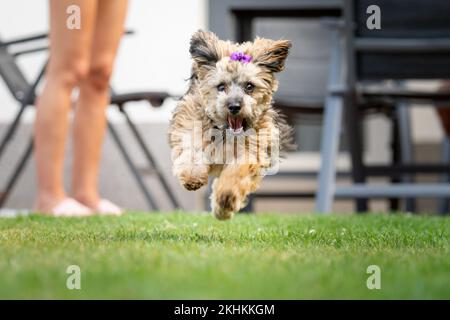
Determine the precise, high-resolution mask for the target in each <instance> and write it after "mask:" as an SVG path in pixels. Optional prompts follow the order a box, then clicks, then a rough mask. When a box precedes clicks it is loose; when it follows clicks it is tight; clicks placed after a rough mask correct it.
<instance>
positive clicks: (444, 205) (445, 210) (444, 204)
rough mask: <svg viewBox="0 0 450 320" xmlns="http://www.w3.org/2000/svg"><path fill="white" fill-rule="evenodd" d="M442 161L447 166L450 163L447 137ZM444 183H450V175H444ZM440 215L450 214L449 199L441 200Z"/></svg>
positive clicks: (449, 143) (449, 141)
mask: <svg viewBox="0 0 450 320" xmlns="http://www.w3.org/2000/svg"><path fill="white" fill-rule="evenodd" d="M442 161H443V163H445V164H448V163H450V140H449V139H448V137H447V136H445V138H444V142H443V145H442ZM442 182H443V183H449V182H450V174H448V173H444V174H443V176H442ZM438 213H439V214H441V215H444V214H449V199H448V198H442V199H439V204H438Z"/></svg>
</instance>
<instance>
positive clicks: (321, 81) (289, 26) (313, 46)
mask: <svg viewBox="0 0 450 320" xmlns="http://www.w3.org/2000/svg"><path fill="white" fill-rule="evenodd" d="M253 33H254V34H253V35H254V36H261V37H266V38H269V39H280V38H284V39H289V40H291V41H292V43H293V46H292V49H291V50H290V53H289V57H288V59H287V61H286V68H285V70H284V71H283V72H282V73H280V74H278V75H277V78H278V79H279V81H280V86H279V88H278V92H277V93H276V97H275V101H277V102H281V103H283V104H286V105H288V106H292V107H296V106H299V107H308V108H311V107H319V108H321V107H322V106H323V102H324V100H325V95H326V84H327V76H328V65H329V60H330V51H331V45H332V41H331V39H332V31H331V30H329V29H326V28H323V27H322V26H321V22H320V20H319V19H317V18H316V19H311V18H309V19H306V18H305V19H292V18H257V19H255V22H254V31H253Z"/></svg>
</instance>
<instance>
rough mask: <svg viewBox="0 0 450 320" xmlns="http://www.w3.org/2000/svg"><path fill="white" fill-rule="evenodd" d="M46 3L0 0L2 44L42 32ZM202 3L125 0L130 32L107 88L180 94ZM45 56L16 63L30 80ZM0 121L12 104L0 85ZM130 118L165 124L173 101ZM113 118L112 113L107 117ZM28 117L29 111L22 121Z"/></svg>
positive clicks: (191, 0) (40, 0) (203, 0)
mask: <svg viewBox="0 0 450 320" xmlns="http://www.w3.org/2000/svg"><path fill="white" fill-rule="evenodd" d="M47 2H48V1H47V0H14V1H7V0H0V36H1V37H2V39H4V40H7V39H10V38H13V37H16V36H25V35H29V34H35V33H39V32H45V31H47V29H48V3H47ZM206 16H207V13H206V0H189V1H186V0H164V1H162V0H161V1H153V0H152V1H149V0H130V5H129V12H128V17H127V22H126V26H127V28H129V29H133V30H135V31H136V34H135V35H133V36H129V37H126V38H124V39H123V40H122V45H121V48H120V51H119V54H118V58H117V61H116V67H115V72H114V75H113V79H112V84H113V86H114V87H115V89H116V91H118V92H125V91H134V90H166V91H169V92H170V93H173V94H177V95H181V94H183V93H184V91H185V90H186V86H187V83H186V82H185V81H184V79H186V78H188V76H189V72H190V64H191V62H190V58H189V53H188V45H189V39H190V36H191V34H192V33H193V32H194V31H195V30H197V29H199V28H205V26H206V20H207V19H206ZM44 60H45V54H39V55H33V57H24V58H22V59H21V60H20V65H21V66H23V67H24V69H25V70H26V73H27V76H29V77H32V76H33V75H34V74H35V73H36V72H37V70H38V69H37V68H38V67H39V66H40V65H41V63H42V62H43V61H44ZM0 102H1V103H0V121H5V120H9V119H10V118H11V116H12V114H13V112H14V111H15V110H16V109H15V104H14V100H13V99H12V98H11V97H10V94H9V92H8V91H7V89H6V88H5V87H4V85H3V84H0ZM138 105H139V106H136V108H133V109H136V110H138V111H137V112H135V118H137V119H140V120H156V121H165V120H167V119H168V117H169V115H170V112H169V110H170V109H171V108H173V105H174V103H173V102H171V103H170V102H169V103H168V104H167V105H165V107H164V108H163V109H162V110H159V111H151V112H149V111H148V108H147V107H146V104H138ZM112 116H114V115H112ZM27 118H28V119H29V120H30V119H32V112H31V113H30V114H29V115H28V117H27Z"/></svg>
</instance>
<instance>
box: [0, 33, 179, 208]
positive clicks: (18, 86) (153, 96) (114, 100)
mask: <svg viewBox="0 0 450 320" xmlns="http://www.w3.org/2000/svg"><path fill="white" fill-rule="evenodd" d="M126 33H127V34H130V33H132V32H130V31H127V32H126ZM46 39H47V35H46V34H39V35H36V36H31V37H25V38H20V39H15V40H11V41H5V42H4V41H1V39H0V77H1V78H2V79H3V80H4V82H5V84H6V86H7V87H8V89H9V91H10V92H11V93H12V95H13V96H14V98H15V99H16V100H17V101H18V102H19V104H20V107H19V110H18V112H17V114H16V116H15V118H14V120H13V121H12V123H11V124H9V125H8V127H7V128H6V132H5V133H4V135H3V137H2V138H1V140H0V158H1V156H2V155H3V154H4V152H5V149H6V146H7V144H8V143H9V142H10V141H11V140H12V138H13V136H14V134H15V132H16V130H17V128H18V126H19V124H20V120H21V118H22V116H23V113H24V111H25V109H26V108H27V107H29V106H32V105H33V104H34V102H35V99H36V93H35V91H36V87H37V85H38V84H39V82H40V80H41V79H42V76H43V74H44V71H45V67H46V65H43V66H42V68H41V70H40V72H39V74H38V76H37V77H36V79H35V80H34V81H33V82H32V83H31V84H30V83H28V81H27V80H26V78H25V76H24V74H23V72H22V71H21V70H20V68H19V66H18V65H17V63H16V59H17V58H18V57H19V56H22V55H25V54H31V53H35V52H39V51H44V50H48V46H47V44H44V45H42V44H41V42H43V41H45V40H46ZM24 44H27V45H28V46H29V47H28V48H27V49H16V50H14V48H15V47H16V46H17V45H21V46H22V45H24ZM169 97H170V95H169V94H168V93H166V92H132V93H124V94H117V93H115V92H114V91H113V90H112V89H111V102H110V104H111V105H115V106H117V107H118V109H119V110H120V112H121V114H122V115H123V116H124V118H125V121H126V123H127V125H128V127H129V129H130V130H131V133H132V136H133V137H134V139H135V140H136V143H137V144H138V146H139V148H140V150H141V151H142V153H143V154H144V156H145V158H146V161H147V163H148V165H149V167H150V168H151V172H152V173H154V174H155V175H156V177H157V178H158V180H159V183H160V184H161V186H162V188H163V189H164V191H165V193H166V195H167V197H168V198H169V200H170V203H171V204H172V205H173V207H174V208H179V207H180V204H179V202H178V200H177V199H176V197H175V196H174V193H173V191H172V190H171V189H170V186H169V184H168V182H167V181H166V179H165V177H164V176H163V175H162V171H161V169H160V168H159V167H158V164H157V162H156V161H155V159H154V157H153V155H152V153H151V152H150V150H149V148H148V147H147V145H146V143H145V141H144V139H143V138H142V136H141V134H140V133H139V130H138V128H137V127H136V126H135V124H134V123H133V122H132V121H131V119H130V116H129V114H128V111H127V108H126V103H128V102H131V101H140V100H145V101H148V102H149V103H150V105H151V106H153V107H159V106H161V105H162V103H163V102H164V100H165V99H167V98H169ZM108 130H109V132H110V133H111V136H112V138H113V140H114V142H115V143H116V145H117V147H118V148H119V151H120V153H121V154H122V156H123V158H124V160H125V161H126V163H127V165H128V167H129V169H130V171H131V173H132V175H133V177H134V178H135V180H136V182H137V184H138V186H139V188H140V190H141V191H142V193H143V195H144V197H145V199H146V201H147V202H148V205H149V206H150V207H151V208H152V209H154V210H158V203H157V202H156V201H155V199H154V197H153V196H152V194H151V193H150V191H149V190H148V188H147V187H146V185H145V183H144V181H143V179H142V176H141V174H140V172H139V170H138V168H137V167H136V165H135V164H134V162H133V159H132V157H131V155H130V153H129V152H128V150H127V148H126V145H125V143H124V142H123V140H122V138H121V137H120V135H119V133H118V131H117V130H116V128H115V127H114V125H113V124H112V123H111V122H109V121H108ZM32 151H33V137H30V140H29V143H28V144H27V146H26V148H25V150H24V152H23V153H22V155H21V156H20V158H19V160H18V162H17V165H16V167H15V168H14V169H13V170H12V173H11V175H10V177H9V179H8V180H7V183H6V187H5V188H4V190H2V191H1V192H0V207H2V206H3V205H4V203H5V201H6V199H7V197H8V195H9V194H10V193H11V190H12V189H13V187H14V185H15V183H16V182H17V180H18V178H19V176H20V174H21V172H22V171H23V169H24V167H25V165H26V163H27V160H28V159H29V158H30V156H31V154H32ZM2 170H3V169H2Z"/></svg>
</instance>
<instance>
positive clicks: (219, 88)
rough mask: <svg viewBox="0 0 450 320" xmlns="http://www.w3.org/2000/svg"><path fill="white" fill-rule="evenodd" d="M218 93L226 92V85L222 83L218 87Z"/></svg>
mask: <svg viewBox="0 0 450 320" xmlns="http://www.w3.org/2000/svg"><path fill="white" fill-rule="evenodd" d="M217 91H219V92H222V91H225V83H221V84H219V85H218V86H217Z"/></svg>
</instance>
